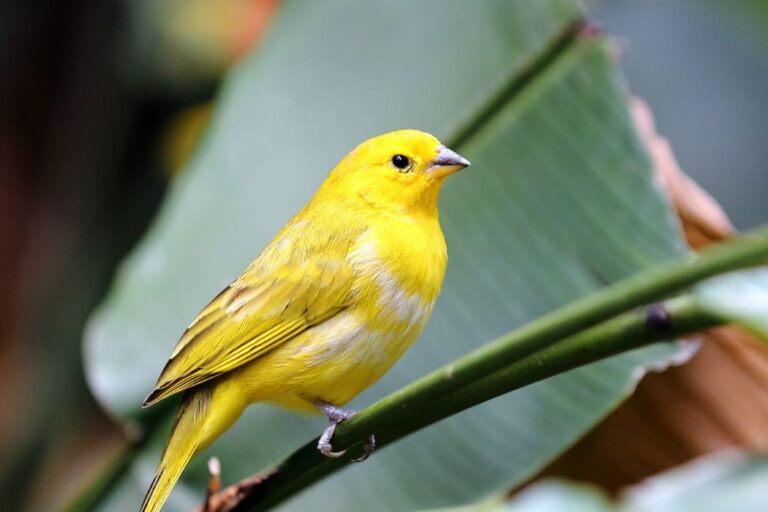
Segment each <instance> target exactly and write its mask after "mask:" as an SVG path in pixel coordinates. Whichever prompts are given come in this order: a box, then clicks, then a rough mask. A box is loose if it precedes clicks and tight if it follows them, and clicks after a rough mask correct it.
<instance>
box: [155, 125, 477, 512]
mask: <svg viewBox="0 0 768 512" xmlns="http://www.w3.org/2000/svg"><path fill="white" fill-rule="evenodd" d="M468 165H469V162H468V161H467V160H466V159H465V158H463V157H462V156H460V155H458V154H457V153H455V152H454V151H451V150H450V149H448V148H446V147H445V146H443V145H442V144H440V142H439V141H438V140H437V139H436V138H435V137H433V136H432V135H430V134H428V133H424V132H420V131H416V130H401V131H396V132H391V133H387V134H384V135H380V136H378V137H375V138H372V139H370V140H368V141H366V142H364V143H362V144H361V145H359V146H358V147H357V148H355V149H354V150H353V151H352V152H351V153H349V154H348V155H347V156H346V157H344V159H343V160H341V162H339V164H338V165H337V166H336V168H334V169H333V171H331V173H330V174H329V176H328V177H327V178H326V180H325V182H324V183H323V184H322V185H321V186H320V188H319V189H318V191H317V193H316V194H315V196H314V197H313V198H312V199H311V200H310V201H309V203H308V204H307V205H306V206H305V207H304V208H303V209H302V210H301V211H300V212H299V213H298V214H297V215H296V216H295V217H294V218H293V219H291V221H290V222H288V224H287V225H286V226H285V227H284V228H283V229H282V230H281V231H280V232H279V233H278V235H277V236H276V237H275V239H274V240H272V242H271V243H270V244H269V245H268V246H267V248H266V249H265V250H264V252H262V253H261V255H260V256H259V257H258V258H256V260H255V261H254V262H253V263H251V265H250V266H249V267H248V268H247V269H246V270H245V272H243V274H242V275H240V277H238V278H237V279H235V281H234V282H233V283H232V284H230V285H229V286H227V288H225V289H224V290H223V291H222V292H221V293H220V294H219V295H217V296H216V297H215V298H214V299H213V300H212V301H211V303H210V304H208V306H206V307H205V309H203V311H202V312H201V313H200V314H199V315H198V316H197V318H195V319H194V321H193V322H192V323H191V324H190V326H189V327H188V328H187V330H186V331H185V332H184V334H183V335H182V337H181V339H180V340H179V342H178V344H177V345H176V348H175V349H174V350H173V353H172V354H171V357H170V360H169V361H168V363H167V364H166V366H165V368H164V369H163V371H162V373H161V374H160V377H159V379H158V381H157V385H156V387H155V390H154V391H153V392H152V393H151V394H150V395H149V396H148V397H147V399H146V401H145V402H144V406H145V407H146V406H149V405H152V404H154V403H156V402H158V401H160V400H162V399H164V398H166V397H168V396H171V395H173V394H175V393H178V392H180V391H184V392H185V393H184V396H183V398H182V401H181V405H180V407H179V411H178V414H177V417H176V422H175V423H174V425H173V429H172V430H171V434H170V438H169V439H168V443H167V445H166V447H165V450H164V451H163V454H162V457H161V459H160V464H159V466H158V468H157V473H156V475H155V478H154V480H153V481H152V484H151V486H150V488H149V490H148V491H147V495H146V497H145V498H144V503H143V504H142V507H141V510H142V512H156V511H158V510H160V507H161V506H162V505H163V503H164V502H165V500H166V498H167V497H168V494H169V493H170V492H171V489H172V487H173V485H174V484H175V483H176V480H178V478H179V476H180V475H181V472H182V471H183V469H184V467H185V466H186V465H187V463H188V462H189V460H190V459H191V458H192V457H193V456H194V455H195V454H196V453H198V452H200V451H202V450H203V449H205V448H206V447H207V446H208V445H209V444H210V443H211V442H212V441H213V440H214V439H216V438H217V437H218V436H219V435H221V434H222V433H223V432H224V431H225V430H227V429H228V428H229V427H230V426H231V425H232V424H233V423H234V422H235V420H237V418H238V417H239V416H240V414H241V413H242V412H243V410H244V409H245V407H246V406H247V405H248V404H252V403H254V402H261V401H267V402H272V403H275V404H278V405H281V406H284V407H288V408H291V409H298V410H301V411H308V412H322V413H324V414H325V415H326V416H327V417H328V420H329V423H328V428H326V430H325V431H324V432H323V435H322V436H321V438H320V442H319V443H318V449H319V450H320V451H321V452H322V453H323V454H324V455H326V456H329V457H338V456H340V455H341V454H343V453H344V452H343V451H340V452H334V451H333V450H332V447H331V438H332V437H333V432H334V428H335V427H336V425H337V424H339V423H341V422H342V421H344V420H345V419H348V418H349V417H351V416H352V415H353V414H354V411H352V410H349V409H342V408H341V406H343V405H344V404H346V403H347V402H349V401H350V400H351V399H352V398H353V397H354V396H355V395H357V394H358V393H360V392H361V391H362V390H364V389H365V388H367V387H368V386H370V385H371V384H373V383H374V382H376V381H377V380H378V379H379V378H380V377H381V376H382V375H383V374H384V373H385V372H386V371H387V370H388V369H389V368H390V367H391V366H392V365H393V364H394V363H395V362H396V361H397V360H398V359H399V358H400V356H402V355H403V353H404V352H405V350H406V349H407V348H408V347H409V346H410V345H411V344H412V343H413V341H414V340H415V339H416V337H417V336H418V335H419V333H420V332H421V331H422V329H423V328H424V326H425V325H426V323H427V320H428V319H429V316H430V314H431V313H432V306H433V304H434V302H435V299H436V298H437V295H438V293H439V292H440V287H441V286H442V282H443V275H444V273H445V264H446V258H447V256H446V247H445V240H444V239H443V233H442V231H441V230H440V224H439V221H438V213H437V199H438V195H439V193H440V188H441V186H442V184H443V181H444V180H445V178H446V177H447V176H448V175H450V174H453V173H454V172H456V171H459V170H461V169H463V168H465V167H467V166H468ZM374 442H375V441H374V439H373V437H371V438H370V439H369V440H368V443H367V444H366V455H367V453H369V452H370V451H371V450H372V449H373V447H374Z"/></svg>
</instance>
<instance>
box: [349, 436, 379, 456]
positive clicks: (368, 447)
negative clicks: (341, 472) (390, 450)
mask: <svg viewBox="0 0 768 512" xmlns="http://www.w3.org/2000/svg"><path fill="white" fill-rule="evenodd" d="M375 449H376V436H375V435H373V434H371V435H370V436H368V439H366V440H365V444H363V454H362V455H360V456H359V457H357V458H356V459H352V462H363V461H364V460H365V459H367V458H368V457H369V456H370V455H371V453H373V450H375ZM345 451H346V450H345Z"/></svg>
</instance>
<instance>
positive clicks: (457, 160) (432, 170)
mask: <svg viewBox="0 0 768 512" xmlns="http://www.w3.org/2000/svg"><path fill="white" fill-rule="evenodd" d="M469 165H470V164H469V160H467V159H466V158H464V157H463V156H461V155H460V154H458V153H457V152H455V151H453V150H451V149H448V148H447V147H445V146H443V145H440V146H438V147H437V156H436V157H435V158H434V160H432V163H431V164H430V165H429V167H428V168H427V174H428V175H430V176H432V177H433V178H445V177H446V176H450V175H451V174H453V173H455V172H458V171H460V170H462V169H463V168H465V167H469Z"/></svg>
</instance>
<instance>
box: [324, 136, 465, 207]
mask: <svg viewBox="0 0 768 512" xmlns="http://www.w3.org/2000/svg"><path fill="white" fill-rule="evenodd" d="M468 166H469V161H468V160H467V159H465V158H464V157H462V156H461V155H459V154H458V153H456V152H454V151H452V150H450V149H448V148H447V147H445V146H443V145H442V144H441V143H440V141H439V140H437V139H436V138H435V137H434V136H433V135H430V134H428V133H425V132H421V131H418V130H399V131H395V132H390V133H386V134H384V135H379V136H378V137H374V138H372V139H368V140H367V141H365V142H363V143H362V144H360V145H359V146H357V147H356V148H355V149H353V150H352V151H351V152H350V153H349V154H348V155H347V156H346V157H344V159H342V160H341V162H339V164H338V165H337V166H336V168H335V169H334V170H333V171H332V172H331V174H330V176H329V177H328V180H327V182H326V183H327V184H328V185H330V187H331V188H332V189H333V190H334V192H335V193H338V194H340V195H341V196H342V198H343V199H344V200H354V201H358V200H361V201H364V202H365V203H367V204H370V205H373V206H375V207H380V208H386V209H396V210H401V211H417V210H426V211H432V210H434V209H435V208H436V207H437V198H438V194H439V192H440V186H441V185H442V183H443V180H445V178H446V177H447V176H449V175H451V174H453V173H455V172H457V171H460V170H461V169H464V168H465V167H468ZM334 195H336V194H334Z"/></svg>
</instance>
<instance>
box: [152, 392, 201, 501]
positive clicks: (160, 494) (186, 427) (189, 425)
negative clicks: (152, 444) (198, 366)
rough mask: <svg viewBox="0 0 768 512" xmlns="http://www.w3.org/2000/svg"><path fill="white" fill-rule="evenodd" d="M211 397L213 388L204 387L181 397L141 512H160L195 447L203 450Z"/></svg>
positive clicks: (193, 453) (196, 450) (195, 450)
mask: <svg viewBox="0 0 768 512" xmlns="http://www.w3.org/2000/svg"><path fill="white" fill-rule="evenodd" d="M211 395H212V389H211V387H210V386H206V385H203V386H200V387H198V388H195V389H194V390H190V391H187V392H186V394H185V395H184V398H183V399H182V401H181V405H180V406H179V412H178V414H177V416H176V421H175V422H174V424H173V428H172V429H171V435H170V437H169V438H168V444H166V446H165V450H163V455H162V457H161V458H160V464H159V465H158V466H157V472H156V473H155V478H154V479H153V480H152V484H151V485H150V486H149V490H148V491H147V494H146V496H144V502H143V503H142V504H141V512H159V511H160V507H162V506H163V503H165V500H166V499H167V498H168V495H169V494H170V493H171V489H173V486H174V484H175V483H176V481H177V480H178V479H179V476H181V472H182V471H183V470H184V467H185V466H186V465H187V463H188V462H189V459H191V458H192V456H193V455H195V453H197V452H198V448H200V449H202V448H204V446H201V444H207V443H205V441H204V440H203V439H202V438H203V431H204V428H205V424H206V419H207V417H208V416H209V414H210V411H209V409H210V406H211Z"/></svg>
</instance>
